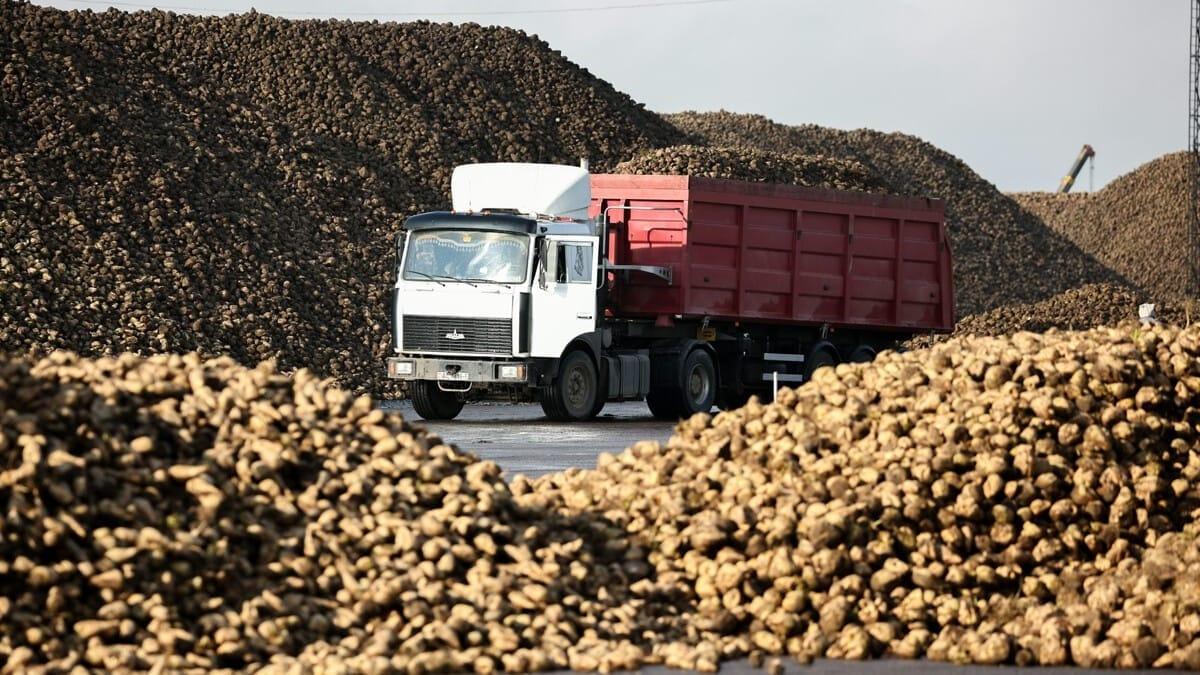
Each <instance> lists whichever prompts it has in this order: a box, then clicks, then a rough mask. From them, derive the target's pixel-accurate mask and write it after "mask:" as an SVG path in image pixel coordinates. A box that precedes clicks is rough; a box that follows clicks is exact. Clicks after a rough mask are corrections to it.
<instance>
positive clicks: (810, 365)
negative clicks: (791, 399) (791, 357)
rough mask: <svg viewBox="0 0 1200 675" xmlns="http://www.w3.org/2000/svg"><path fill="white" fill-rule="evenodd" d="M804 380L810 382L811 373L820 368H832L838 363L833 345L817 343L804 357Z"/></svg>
mask: <svg viewBox="0 0 1200 675" xmlns="http://www.w3.org/2000/svg"><path fill="white" fill-rule="evenodd" d="M804 363H805V365H804V381H805V382H811V381H812V378H813V374H814V373H816V372H817V371H818V370H820V369H822V368H832V367H834V366H836V365H837V364H838V355H837V352H836V351H835V350H834V348H833V345H830V344H823V345H818V346H817V347H816V348H814V349H813V350H812V352H810V353H809V355H808V358H807V359H805V362H804Z"/></svg>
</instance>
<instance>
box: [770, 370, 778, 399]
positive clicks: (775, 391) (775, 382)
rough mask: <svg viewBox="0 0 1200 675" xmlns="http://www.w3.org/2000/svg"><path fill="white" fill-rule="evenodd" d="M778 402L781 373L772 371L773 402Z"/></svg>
mask: <svg viewBox="0 0 1200 675" xmlns="http://www.w3.org/2000/svg"><path fill="white" fill-rule="evenodd" d="M778 401H779V371H778V370H772V371H771V402H772V403H776V402H778Z"/></svg>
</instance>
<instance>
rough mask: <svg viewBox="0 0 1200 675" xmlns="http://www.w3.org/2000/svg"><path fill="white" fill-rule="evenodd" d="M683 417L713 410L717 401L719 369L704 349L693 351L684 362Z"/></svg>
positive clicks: (681, 405)
mask: <svg viewBox="0 0 1200 675" xmlns="http://www.w3.org/2000/svg"><path fill="white" fill-rule="evenodd" d="M682 385H683V386H682V390H681V391H682V393H683V397H682V398H681V399H680V401H679V403H680V408H681V409H682V412H683V415H682V417H691V416H692V415H694V414H696V413H698V412H704V413H706V412H708V411H710V410H712V407H713V403H715V402H716V400H717V367H716V365H714V364H713V360H712V356H709V354H708V352H707V351H705V350H703V349H693V350H692V351H691V353H690V354H688V355H687V358H686V359H684V361H683V382H682Z"/></svg>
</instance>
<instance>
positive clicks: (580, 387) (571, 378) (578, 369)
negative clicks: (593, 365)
mask: <svg viewBox="0 0 1200 675" xmlns="http://www.w3.org/2000/svg"><path fill="white" fill-rule="evenodd" d="M566 385H567V386H566V387H565V389H566V399H567V401H566V403H567V405H568V406H569V407H570V408H571V409H572V410H580V409H582V408H583V407H584V406H585V405H586V404H587V394H588V383H587V374H586V373H584V372H583V367H582V366H575V367H574V368H572V369H571V371H570V372H569V373H567V382H566Z"/></svg>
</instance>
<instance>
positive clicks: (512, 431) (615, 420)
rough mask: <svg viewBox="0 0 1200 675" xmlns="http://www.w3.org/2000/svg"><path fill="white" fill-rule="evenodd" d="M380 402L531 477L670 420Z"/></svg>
mask: <svg viewBox="0 0 1200 675" xmlns="http://www.w3.org/2000/svg"><path fill="white" fill-rule="evenodd" d="M381 407H383V408H384V409H387V410H397V411H399V412H400V413H401V414H403V415H404V416H405V418H406V419H410V420H413V421H416V422H418V423H420V424H424V425H425V426H427V427H428V428H429V429H430V430H432V431H433V432H435V433H437V434H438V435H440V436H441V437H442V438H443V439H445V440H446V441H449V442H451V443H454V444H455V445H457V446H458V447H460V448H463V449H465V450H469V451H471V452H473V453H475V454H477V455H479V456H480V457H483V458H484V459H490V460H492V461H494V462H496V463H497V464H499V465H500V466H501V467H502V468H503V469H504V472H505V473H506V474H508V475H509V476H512V475H514V474H518V473H523V474H525V475H528V476H535V475H539V474H543V473H548V472H551V471H560V470H562V469H568V468H571V467H579V468H589V467H592V466H595V463H596V456H597V455H599V454H600V453H601V452H618V451H620V450H624V449H625V448H627V447H629V446H630V445H632V444H633V443H634V442H636V441H640V440H657V441H666V440H667V438H668V437H670V435H671V427H672V426H673V425H672V424H671V423H669V422H663V421H660V420H656V419H654V418H653V417H651V416H650V411H649V410H647V409H646V405H645V404H644V403H610V404H609V405H607V406H605V408H604V412H603V413H602V414H601V416H600V417H599V418H598V419H596V420H594V421H591V422H584V423H575V424H569V423H561V422H551V421H549V420H547V419H546V417H545V415H543V414H542V409H541V407H539V406H538V405H536V404H532V405H504V404H492V405H474V406H467V407H466V408H465V409H463V412H462V414H461V415H460V416H459V418H458V419H456V420H454V421H451V422H424V421H422V420H421V419H420V418H419V417H418V416H417V415H416V413H414V412H413V409H412V406H411V405H410V404H408V403H407V402H405V401H401V402H391V401H385V402H384V403H383V404H382V406H381ZM784 664H785V666H786V670H787V672H788V673H793V674H809V673H811V674H812V675H850V674H851V673H878V674H880V675H885V674H886V675H910V674H911V675H928V674H945V675H1015V674H1016V673H1031V674H1033V675H1056V674H1059V673H1062V674H1069V675H1083V674H1084V673H1096V674H1097V675H1099V674H1100V673H1107V672H1109V671H1100V670H1094V671H1090V670H1085V669H1082V668H1016V667H1011V666H1010V667H979V666H955V665H951V664H947V663H934V662H931V661H901V660H885V661H870V662H865V663H860V662H856V661H831V660H825V659H822V660H820V661H817V662H816V663H814V664H812V665H811V666H800V665H798V664H796V663H795V662H794V661H789V660H787V659H784ZM677 672H679V671H674V670H670V669H667V668H646V669H644V670H642V671H640V673H639V675H673V674H674V673H677ZM721 672H722V673H739V674H740V673H745V674H747V675H749V674H760V673H763V672H764V671H762V670H758V669H755V668H753V667H751V666H750V663H749V662H748V661H745V660H742V661H734V662H730V663H726V664H724V665H722V667H721ZM1122 672H1151V671H1122Z"/></svg>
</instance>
